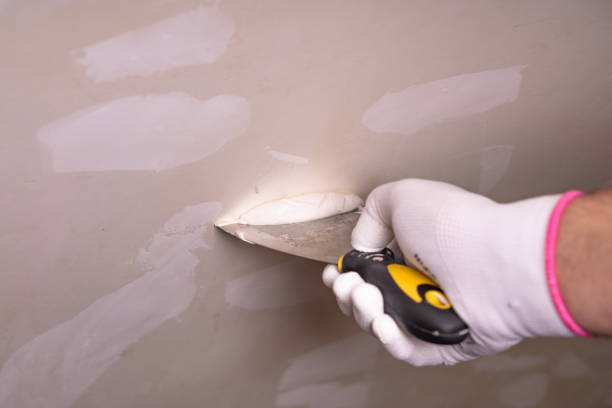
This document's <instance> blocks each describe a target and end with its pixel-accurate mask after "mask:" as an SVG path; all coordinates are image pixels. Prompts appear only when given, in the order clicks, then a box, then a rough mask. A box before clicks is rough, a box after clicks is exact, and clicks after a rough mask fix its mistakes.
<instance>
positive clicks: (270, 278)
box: [225, 261, 327, 310]
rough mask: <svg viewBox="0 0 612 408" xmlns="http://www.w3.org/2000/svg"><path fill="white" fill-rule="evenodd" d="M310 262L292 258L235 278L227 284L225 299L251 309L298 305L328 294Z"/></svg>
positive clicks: (234, 305)
mask: <svg viewBox="0 0 612 408" xmlns="http://www.w3.org/2000/svg"><path fill="white" fill-rule="evenodd" d="M308 269H309V267H308V265H305V266H304V263H303V262H297V261H289V262H284V263H282V264H279V265H274V266H271V267H269V268H265V269H262V270H260V271H257V272H253V273H250V274H248V275H245V276H241V277H239V278H236V279H232V280H230V281H229V282H227V284H226V287H225V302H226V303H227V304H228V305H230V306H233V307H239V308H243V309H249V310H267V309H278V308H282V307H290V306H295V305H298V304H300V303H305V302H308V301H311V300H313V299H316V298H319V297H321V296H324V295H325V294H326V292H327V291H326V290H325V288H324V286H323V285H321V283H320V281H319V280H318V279H311V277H312V275H311V273H309V272H310V271H309V270H308Z"/></svg>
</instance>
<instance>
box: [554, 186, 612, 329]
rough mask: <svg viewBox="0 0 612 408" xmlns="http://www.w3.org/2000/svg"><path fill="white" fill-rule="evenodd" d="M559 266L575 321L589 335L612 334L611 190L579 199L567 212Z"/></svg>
mask: <svg viewBox="0 0 612 408" xmlns="http://www.w3.org/2000/svg"><path fill="white" fill-rule="evenodd" d="M556 265H557V277H558V280H559V286H560V290H561V295H562V297H563V300H564V302H565V304H566V306H567V308H568V309H569V312H570V314H571V315H572V317H573V318H574V320H575V321H576V322H577V323H578V324H579V325H580V326H581V327H582V328H584V329H585V330H587V331H588V332H590V333H593V334H599V335H612V301H611V299H610V298H611V297H612V190H604V191H599V192H596V193H593V194H588V195H585V196H582V197H578V198H576V199H575V200H573V201H572V202H571V203H570V204H569V205H568V207H567V208H566V209H565V211H564V212H563V215H562V217H561V225H560V228H559V234H558V237H557V247H556Z"/></svg>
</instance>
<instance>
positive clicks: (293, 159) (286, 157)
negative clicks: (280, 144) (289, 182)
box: [267, 150, 308, 164]
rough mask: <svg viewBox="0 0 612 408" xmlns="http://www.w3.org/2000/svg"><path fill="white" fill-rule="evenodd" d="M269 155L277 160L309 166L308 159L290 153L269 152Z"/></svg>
mask: <svg viewBox="0 0 612 408" xmlns="http://www.w3.org/2000/svg"><path fill="white" fill-rule="evenodd" d="M267 153H268V154H269V155H270V156H272V157H274V158H275V159H277V160H281V161H285V162H289V163H293V164H308V159H307V158H305V157H301V156H295V155H293V154H289V153H283V152H277V151H276V150H268V151H267Z"/></svg>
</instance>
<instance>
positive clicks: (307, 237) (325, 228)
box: [256, 211, 359, 248]
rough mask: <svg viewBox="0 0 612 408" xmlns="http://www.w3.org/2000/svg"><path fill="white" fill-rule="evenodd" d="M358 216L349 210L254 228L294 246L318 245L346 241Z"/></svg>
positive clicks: (355, 212)
mask: <svg viewBox="0 0 612 408" xmlns="http://www.w3.org/2000/svg"><path fill="white" fill-rule="evenodd" d="M358 217H359V213H358V212H357V211H351V212H348V213H344V214H338V215H334V216H331V217H326V218H322V219H318V220H313V221H308V222H299V223H294V224H280V225H258V226H256V228H257V230H258V231H261V232H264V233H266V234H268V235H270V236H272V237H276V238H278V239H279V240H282V241H283V242H285V243H286V244H288V245H290V246H292V247H294V248H300V247H320V246H326V245H333V244H334V243H336V242H339V241H346V240H347V238H348V237H350V231H352V230H353V228H354V227H355V223H356V221H357V218H358Z"/></svg>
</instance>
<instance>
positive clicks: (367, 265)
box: [338, 248, 469, 344]
mask: <svg viewBox="0 0 612 408" xmlns="http://www.w3.org/2000/svg"><path fill="white" fill-rule="evenodd" d="M338 271H339V272H350V271H354V272H357V273H358V274H359V275H360V276H361V277H362V278H363V280H364V281H366V282H369V283H371V284H373V285H375V286H376V287H378V289H380V291H381V292H382V294H383V300H384V307H385V313H387V314H388V315H390V316H391V317H392V318H393V319H394V320H395V322H396V323H397V324H398V326H400V327H401V328H403V329H404V330H406V331H408V332H410V333H412V334H413V335H414V336H416V337H418V338H419V339H421V340H425V341H428V342H431V343H437V344H457V343H461V342H462V341H463V340H464V339H465V338H466V337H467V335H468V333H469V330H468V327H467V325H466V324H465V323H464V322H463V320H461V318H460V317H459V315H457V313H456V312H455V311H454V310H453V308H452V305H451V304H450V301H449V300H448V298H447V297H446V295H445V294H444V292H443V291H442V289H441V288H440V286H439V285H438V284H437V283H436V282H434V281H432V280H431V279H430V278H429V277H427V276H426V275H425V274H423V273H422V272H420V271H418V270H417V269H415V268H412V267H410V266H406V265H403V264H399V263H396V260H395V256H394V254H393V252H392V251H391V250H390V249H388V248H385V249H383V250H382V251H380V252H360V251H357V250H352V251H349V252H348V253H346V254H345V255H344V256H343V257H342V258H340V260H339V261H338Z"/></svg>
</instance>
